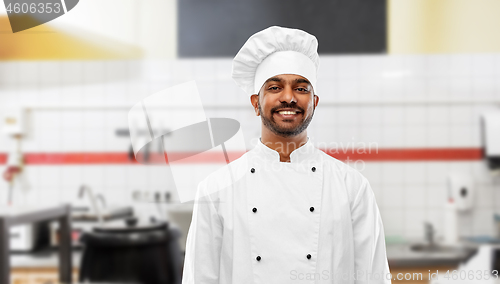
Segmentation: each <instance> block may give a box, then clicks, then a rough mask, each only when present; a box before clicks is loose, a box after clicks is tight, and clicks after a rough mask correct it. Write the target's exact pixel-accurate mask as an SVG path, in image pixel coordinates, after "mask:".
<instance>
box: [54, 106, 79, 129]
mask: <svg viewBox="0 0 500 284" xmlns="http://www.w3.org/2000/svg"><path fill="white" fill-rule="evenodd" d="M60 117H61V127H62V129H81V128H83V112H82V111H78V110H64V111H61V112H60Z"/></svg>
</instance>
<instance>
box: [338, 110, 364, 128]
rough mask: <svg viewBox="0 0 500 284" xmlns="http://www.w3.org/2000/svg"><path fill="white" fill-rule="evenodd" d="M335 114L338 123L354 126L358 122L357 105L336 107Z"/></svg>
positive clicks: (358, 112)
mask: <svg viewBox="0 0 500 284" xmlns="http://www.w3.org/2000/svg"><path fill="white" fill-rule="evenodd" d="M335 116H336V119H337V122H338V124H339V125H342V126H356V125H358V124H359V119H360V116H361V112H360V109H359V107H357V106H345V107H341V108H338V109H337V110H336V111H335Z"/></svg>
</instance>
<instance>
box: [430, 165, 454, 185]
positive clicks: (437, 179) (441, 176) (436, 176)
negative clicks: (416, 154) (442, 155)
mask: <svg viewBox="0 0 500 284" xmlns="http://www.w3.org/2000/svg"><path fill="white" fill-rule="evenodd" d="M449 172H450V167H449V163H448V162H428V163H427V165H426V177H427V182H428V183H429V184H430V185H439V186H441V185H444V184H445V183H446V177H447V176H448V173H449Z"/></svg>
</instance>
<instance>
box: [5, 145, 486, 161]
mask: <svg viewBox="0 0 500 284" xmlns="http://www.w3.org/2000/svg"><path fill="white" fill-rule="evenodd" d="M322 150H323V151H324V152H326V153H327V154H328V155H330V156H332V157H334V158H336V159H339V160H341V161H356V160H363V161H369V162H379V161H380V162H383V161H388V162H389V161H407V162H412V161H475V160H481V159H482V149H481V148H400V149H378V150H373V151H371V152H364V151H362V150H359V151H360V152H359V153H358V152H357V150H342V151H341V152H337V151H334V150H324V149H322ZM171 155H172V154H171ZM173 155H175V156H177V155H179V156H184V155H185V154H183V153H177V154H173ZM241 155H243V153H230V154H229V156H232V157H240V156H241ZM175 156H171V157H172V158H173V157H175ZM24 159H25V163H26V164H27V165H88V164H138V163H137V162H136V161H135V159H132V160H131V159H130V158H129V156H128V153H126V152H93V153H85V152H83V153H25V154H24ZM164 161H165V159H164V158H163V157H161V156H159V155H152V156H151V157H150V159H149V162H150V163H153V164H163V163H164ZM6 162H7V154H5V153H0V164H5V163H6ZM179 162H182V163H187V164H192V163H199V164H202V163H225V160H224V158H223V157H222V158H221V154H219V153H214V152H205V153H201V154H198V155H196V156H192V157H191V158H188V159H185V160H182V161H179Z"/></svg>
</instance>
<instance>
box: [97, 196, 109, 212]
mask: <svg viewBox="0 0 500 284" xmlns="http://www.w3.org/2000/svg"><path fill="white" fill-rule="evenodd" d="M95 199H96V200H99V201H101V205H102V208H103V209H104V208H106V207H107V205H106V198H104V196H103V195H102V194H100V193H98V194H96V196H95Z"/></svg>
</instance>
